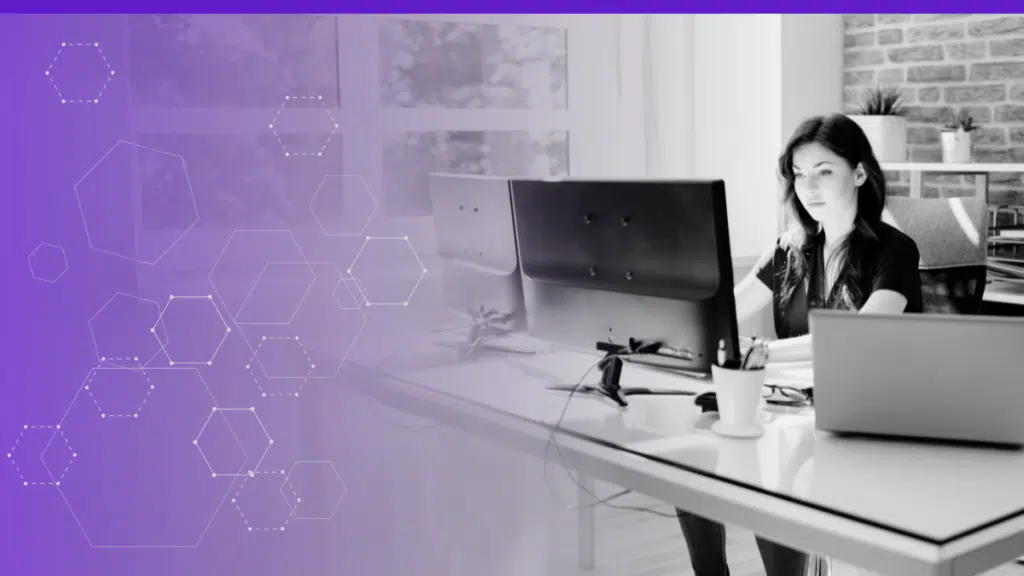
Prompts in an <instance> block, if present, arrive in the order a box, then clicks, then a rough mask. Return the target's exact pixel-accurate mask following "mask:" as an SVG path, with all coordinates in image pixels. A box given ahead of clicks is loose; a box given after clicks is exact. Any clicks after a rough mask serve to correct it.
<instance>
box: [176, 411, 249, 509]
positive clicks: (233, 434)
mask: <svg viewBox="0 0 1024 576" xmlns="http://www.w3.org/2000/svg"><path fill="white" fill-rule="evenodd" d="M217 412H224V410H223V409H218V408H217V407H216V406H214V407H213V410H210V415H209V416H207V417H206V421H205V422H203V427H202V428H200V429H199V433H198V434H196V439H195V440H193V441H192V445H193V446H195V447H196V450H198V451H199V456H200V457H202V459H203V462H205V463H206V467H207V468H209V469H210V474H212V475H213V477H214V478H216V477H217V476H244V474H241V471H242V470H245V465H246V464H248V463H249V454H248V453H247V452H246V451H245V446H242V441H241V440H239V439H238V434H235V429H234V428H232V427H231V423H230V422H228V421H227V418H224V416H223V415H221V418H224V424H226V425H227V427H228V432H230V433H231V437H232V438H234V439H235V445H236V446H238V449H239V450H241V451H242V456H244V457H245V460H243V461H242V465H241V466H239V467H238V472H236V473H234V474H222V473H219V472H217V471H216V470H214V469H213V465H212V464H210V459H209V458H207V457H206V453H205V452H203V447H202V446H200V445H199V441H200V440H201V439H202V438H203V432H205V431H206V427H207V426H209V425H210V420H212V419H213V415H214V414H216V413H217ZM260 425H261V427H262V423H261V424H260ZM263 431H264V432H266V431H267V430H266V428H264V429H263ZM228 492H230V490H228Z"/></svg>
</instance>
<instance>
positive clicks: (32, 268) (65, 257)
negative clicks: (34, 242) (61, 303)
mask: <svg viewBox="0 0 1024 576" xmlns="http://www.w3.org/2000/svg"><path fill="white" fill-rule="evenodd" d="M43 246H48V247H50V248H56V249H57V250H60V257H61V260H63V261H64V269H63V270H61V271H60V274H57V277H56V278H54V279H53V280H47V279H46V278H40V277H39V276H37V275H36V267H35V266H34V265H33V264H32V257H33V256H35V255H36V252H39V249H40V248H42V247H43ZM28 269H29V272H31V273H32V279H33V280H39V281H40V282H47V283H49V284H55V283H56V282H57V280H60V279H61V277H62V276H64V274H65V273H67V271H68V254H67V252H65V251H64V247H63V246H58V245H56V244H50V243H49V242H40V243H39V246H36V247H35V249H34V250H32V252H30V253H29V255H28Z"/></svg>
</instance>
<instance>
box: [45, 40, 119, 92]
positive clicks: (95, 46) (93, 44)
mask: <svg viewBox="0 0 1024 576" xmlns="http://www.w3.org/2000/svg"><path fill="white" fill-rule="evenodd" d="M66 48H93V49H95V50H96V52H98V53H99V55H100V58H102V59H103V64H104V65H105V66H106V67H107V71H108V72H110V73H109V74H107V78H106V81H105V82H104V83H103V87H102V88H100V92H99V94H97V95H96V97H95V98H92V99H89V100H75V99H72V100H68V99H67V98H65V97H64V94H63V93H61V91H60V86H57V82H56V80H54V79H53V75H52V74H51V72H53V67H54V66H56V64H57V60H58V59H59V58H60V55H61V53H62V52H64V50H65V49H66ZM43 74H44V75H46V79H47V80H49V81H50V85H51V86H53V89H54V90H55V91H56V92H57V97H58V98H60V103H61V104H99V103H100V98H102V97H103V93H104V92H106V91H107V87H108V86H110V81H111V80H112V79H113V78H114V74H115V71H114V69H113V68H111V67H110V61H109V60H107V55H106V54H104V53H103V49H101V48H100V43H99V42H61V43H60V49H59V50H57V54H55V55H54V57H53V60H51V61H50V66H49V67H47V68H46V71H45V72H43Z"/></svg>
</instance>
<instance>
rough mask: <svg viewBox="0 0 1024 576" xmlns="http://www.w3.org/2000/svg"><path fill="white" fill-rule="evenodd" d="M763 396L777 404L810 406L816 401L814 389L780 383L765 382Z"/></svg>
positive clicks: (771, 402)
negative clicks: (781, 384)
mask: <svg viewBox="0 0 1024 576" xmlns="http://www.w3.org/2000/svg"><path fill="white" fill-rule="evenodd" d="M761 397H762V398H764V399H765V401H767V402H768V403H769V404H775V405H777V406H810V405H811V404H812V403H813V402H814V394H813V392H812V389H807V390H801V389H799V388H794V387H792V386H779V385H778V384H765V385H764V389H763V391H762V392H761Z"/></svg>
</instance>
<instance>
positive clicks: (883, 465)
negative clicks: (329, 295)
mask: <svg viewBox="0 0 1024 576" xmlns="http://www.w3.org/2000/svg"><path fill="white" fill-rule="evenodd" d="M520 345H521V344H520ZM530 346H531V347H535V348H536V349H537V350H538V353H537V354H535V355H533V356H518V357H509V356H506V357H500V358H493V359H489V360H477V361H473V362H471V363H461V364H460V363H458V362H457V361H455V359H454V357H453V355H451V354H450V353H448V352H447V351H443V350H441V349H438V348H431V349H429V350H427V349H424V350H419V351H417V352H409V353H408V354H406V355H405V356H403V359H402V360H401V362H400V363H398V362H396V363H392V364H389V365H386V367H383V368H379V369H382V370H383V371H384V372H385V373H386V374H387V375H388V376H389V377H390V378H392V379H394V380H395V381H396V382H400V383H401V385H402V386H406V387H408V388H409V390H413V389H415V390H417V391H419V392H424V391H429V392H433V393H436V394H437V395H438V397H445V398H448V399H455V400H457V401H459V402H463V403H467V405H473V406H475V407H477V408H484V409H486V410H489V411H493V413H494V414H495V415H497V414H503V415H507V416H513V417H516V418H519V419H521V420H523V421H526V422H533V423H536V424H539V425H542V426H545V427H550V426H552V425H555V424H556V423H557V424H558V425H559V428H560V429H562V430H563V431H566V432H568V433H570V434H572V435H573V436H575V437H576V438H579V439H583V440H585V441H587V442H590V443H592V444H596V445H598V446H600V447H602V449H603V450H605V452H606V454H605V455H604V456H603V457H606V458H607V459H608V462H612V461H613V460H615V459H618V461H620V462H632V463H633V465H639V463H640V462H641V461H643V466H647V467H651V466H653V467H654V468H650V469H651V470H654V469H657V470H658V474H659V475H662V476H659V477H663V478H668V477H671V478H675V479H676V480H674V481H675V482H678V483H680V484H682V483H686V482H690V483H700V482H705V483H706V482H707V481H708V480H712V481H713V482H712V484H714V485H715V486H716V487H717V488H715V489H721V490H729V491H731V492H730V493H731V494H734V495H733V496H730V497H731V498H733V499H737V498H740V497H741V496H742V497H746V496H750V497H753V498H754V499H753V500H751V501H750V502H755V501H756V502H757V503H756V504H753V503H752V504H750V505H749V506H747V508H746V509H745V513H746V514H747V516H744V518H747V519H749V520H750V521H751V523H750V525H749V527H750V528H752V529H757V526H762V527H766V526H769V524H766V523H764V522H766V521H767V520H766V519H768V518H771V519H772V520H773V521H779V520H781V519H783V518H789V519H790V520H791V521H793V522H797V523H798V524H799V523H800V522H802V520H800V518H803V517H806V518H811V517H814V518H817V520H815V521H814V522H811V520H808V521H807V522H806V526H805V527H806V528H808V529H815V530H819V531H821V533H822V534H825V533H826V532H829V531H830V530H831V536H835V537H836V538H838V539H839V540H842V539H843V538H846V539H847V540H843V541H844V542H846V541H849V542H854V541H857V542H859V544H858V545H857V546H860V547H859V548H858V547H857V546H853V547H851V548H850V550H851V552H850V553H849V555H848V556H847V559H849V560H851V561H854V562H856V563H858V564H859V565H861V566H864V567H867V568H871V567H872V564H873V562H874V560H875V559H877V558H879V557H880V556H879V555H878V554H879V551H880V550H882V549H883V548H884V549H887V550H888V552H889V553H892V554H894V556H893V557H892V558H900V559H902V560H903V561H904V564H901V563H899V562H897V561H896V560H891V561H890V562H889V563H888V564H885V565H884V566H885V567H888V568H897V567H901V566H902V567H904V568H906V569H905V570H900V569H898V570H897V571H901V572H902V573H957V574H959V573H976V572H978V571H981V570H983V569H987V568H990V567H992V566H995V565H997V564H999V563H1002V562H1005V561H1008V560H1010V559H1012V558H1014V557H1016V556H1017V555H1019V554H1020V553H1021V551H1022V550H1024V536H1020V534H1022V533H1024V489H1022V488H1021V486H1024V452H1022V451H1006V450H996V449H982V448H972V447H957V446H943V445H934V444H922V443H912V442H904V441H882V440H870V439H850V438H840V437H836V436H833V435H830V434H827V433H822V432H819V431H816V430H815V428H814V415H813V411H810V410H808V409H792V408H790V409H775V408H772V409H770V410H768V411H766V412H765V414H764V424H765V430H766V432H765V434H764V435H763V436H762V437H761V438H759V439H757V440H737V439H728V438H723V437H720V436H718V435H717V434H715V433H713V432H711V431H710V429H709V427H710V425H711V424H712V423H713V422H714V420H715V415H714V414H703V415H702V414H701V413H700V411H699V409H697V408H696V407H695V406H694V404H693V398H692V397H690V396H675V397H666V396H653V397H651V396H648V397H631V398H629V401H630V406H629V407H628V408H627V409H624V410H623V409H620V408H618V407H617V406H614V405H611V404H610V403H607V402H605V401H603V400H599V399H595V398H592V397H587V396H582V395H575V396H573V397H572V398H570V397H569V395H568V394H563V393H556V392H551V391H549V390H547V389H546V386H549V385H551V384H576V383H578V382H580V381H581V379H582V378H583V376H584V374H585V373H587V372H588V370H590V373H589V377H588V378H586V379H585V380H586V381H588V382H593V381H595V380H596V378H597V371H596V370H594V369H592V368H593V366H594V364H595V362H596V360H597V356H596V355H595V354H593V353H589V352H585V351H572V350H567V349H563V348H556V347H552V346H550V345H547V344H542V343H539V342H533V343H532V344H531V345H530ZM786 372H787V373H783V372H782V371H773V373H772V374H770V376H769V377H770V378H776V379H778V378H790V379H793V378H796V379H797V380H798V381H799V380H801V379H804V378H806V376H807V374H797V373H796V372H793V371H786ZM805 382H806V381H805ZM622 385H623V386H645V387H651V388H673V389H684V390H691V391H694V392H699V391H704V390H708V389H710V387H711V386H710V383H708V382H704V381H699V380H693V379H689V378H684V377H679V376H676V375H671V374H666V373H663V372H660V371H656V370H653V369H650V368H647V367H641V366H633V365H627V367H626V368H625V369H624V370H623V377H622ZM652 475H653V472H652ZM652 477H653V476H652ZM698 477H699V478H698ZM695 505H696V504H695ZM822 518H827V519H828V520H829V521H830V522H833V524H830V525H829V527H827V528H826V527H825V526H824V525H822V524H821V522H822ZM723 521H724V520H723ZM741 523H742V522H741ZM794 526H795V525H794ZM858 534H859V535H858ZM839 540H836V541H839ZM868 541H872V542H875V541H877V542H876V544H877V545H875V544H873V545H872V546H875V547H874V548H872V547H871V546H867V547H864V546H863V545H864V543H865V542H868ZM823 542H824V541H823ZM882 542H884V543H882ZM793 545H800V544H799V543H793ZM1000 547H1002V548H1000ZM855 548H856V549H857V550H859V552H857V553H854V552H852V550H854V549H855ZM995 549H999V550H1000V551H999V552H993V550H995ZM833 551H834V549H833ZM825 553H828V552H827V551H826V552H825ZM892 562H897V563H896V564H893V563H892ZM954 565H955V566H956V569H954ZM874 566H875V567H876V568H882V567H883V565H881V564H878V563H877V562H874ZM926 568H927V569H926Z"/></svg>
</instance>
